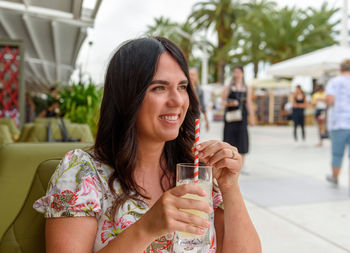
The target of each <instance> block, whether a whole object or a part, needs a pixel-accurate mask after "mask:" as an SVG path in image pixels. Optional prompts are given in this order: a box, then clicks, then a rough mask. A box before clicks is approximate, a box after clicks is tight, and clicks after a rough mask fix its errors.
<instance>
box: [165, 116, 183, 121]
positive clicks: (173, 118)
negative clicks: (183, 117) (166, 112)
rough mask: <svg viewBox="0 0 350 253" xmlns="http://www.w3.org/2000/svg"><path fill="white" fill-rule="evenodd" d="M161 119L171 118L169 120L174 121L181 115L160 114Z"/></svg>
mask: <svg viewBox="0 0 350 253" xmlns="http://www.w3.org/2000/svg"><path fill="white" fill-rule="evenodd" d="M160 118H161V119H165V120H169V121H174V120H177V119H178V118H179V116H160Z"/></svg>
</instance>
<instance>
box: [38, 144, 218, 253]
mask: <svg viewBox="0 0 350 253" xmlns="http://www.w3.org/2000/svg"><path fill="white" fill-rule="evenodd" d="M112 172H113V169H112V168H111V167H109V166H108V165H106V164H103V163H100V162H98V161H96V160H94V159H93V158H92V157H91V156H90V155H89V154H88V153H87V152H85V151H83V150H81V149H76V150H73V151H70V152H68V153H67V154H66V155H65V157H64V158H63V159H62V161H61V162H60V164H59V165H58V167H57V169H56V171H55V172H54V174H53V175H52V177H51V180H50V183H49V186H48V189H47V192H46V195H45V196H44V197H42V198H40V199H39V200H37V201H36V202H35V203H34V209H36V210H37V211H38V212H41V213H44V215H45V217H46V218H54V217H79V216H94V217H96V219H97V224H98V228H97V233H96V239H95V243H94V250H93V252H97V251H99V250H101V249H102V248H103V247H105V246H106V245H107V244H108V242H109V241H111V240H113V239H114V238H115V237H117V236H118V235H119V234H120V233H122V232H123V231H124V230H125V229H126V228H127V227H129V226H130V225H132V224H133V223H135V222H136V221H137V220H138V219H139V218H140V217H142V215H144V214H145V213H146V212H147V211H148V209H149V207H148V205H147V204H146V203H144V202H143V201H141V199H140V201H134V200H128V201H126V203H125V204H124V205H123V206H122V207H120V208H119V209H118V210H117V212H116V215H115V219H114V221H113V219H112V214H111V213H112V211H111V210H112V205H113V202H114V201H115V197H114V196H113V194H112V192H111V191H110V189H109V186H108V178H109V177H110V175H111V174H112ZM113 187H114V189H115V190H116V192H117V193H118V192H120V191H121V187H120V184H119V183H118V182H117V180H116V181H115V182H114V185H113ZM213 207H214V209H215V208H217V207H221V208H223V201H222V196H221V194H220V192H213ZM210 229H211V236H212V237H211V238H212V242H211V245H210V250H209V252H210V253H214V252H215V251H216V250H215V249H216V240H215V239H216V238H215V229H214V224H212V226H211V228H210ZM172 239H173V235H172V234H168V235H166V236H162V237H161V238H158V239H156V240H155V241H154V242H153V243H152V244H151V245H149V246H148V248H147V249H146V250H145V251H144V253H148V252H159V253H168V252H170V247H171V243H172Z"/></svg>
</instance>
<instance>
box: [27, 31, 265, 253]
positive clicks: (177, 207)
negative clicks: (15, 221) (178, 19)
mask: <svg viewBox="0 0 350 253" xmlns="http://www.w3.org/2000/svg"><path fill="white" fill-rule="evenodd" d="M189 80H190V79H189V74H188V67H187V64H186V61H185V58H184V56H183V54H182V53H181V51H180V50H179V49H178V47H177V46H175V44H173V43H172V42H171V41H169V40H167V39H165V38H160V37H157V38H142V39H136V40H132V41H129V42H127V43H126V44H124V45H123V46H121V47H120V48H119V50H118V51H117V52H116V53H115V54H114V56H113V57H112V59H111V60H110V63H109V66H108V70H107V74H106V80H105V88H104V95H103V101H102V105H101V111H100V120H99V129H98V133H97V137H96V143H95V145H94V147H93V148H92V149H91V150H89V151H87V152H86V151H83V150H74V151H71V152H69V153H68V154H67V155H66V156H65V157H64V158H63V160H62V162H61V163H60V165H59V166H58V168H57V170H56V172H55V174H54V175H53V177H52V178H51V183H50V185H49V188H48V191H47V195H46V196H44V197H43V198H41V199H40V200H38V201H37V202H36V203H35V205H34V207H35V208H36V209H37V210H38V211H41V212H44V213H45V216H46V218H48V219H47V222H46V245H47V252H48V253H53V252H75V253H79V252H101V253H102V252H122V253H124V252H128V253H133V252H135V253H141V252H163V253H165V252H170V250H171V243H172V238H173V234H174V232H175V231H184V232H189V233H195V234H203V233H204V228H207V227H211V229H212V232H213V238H212V246H211V249H210V252H227V253H228V252H230V253H232V252H240V253H243V252H257V253H258V252H261V247H260V241H259V237H258V235H257V233H256V231H255V228H254V226H253V224H252V222H251V220H250V218H249V215H248V213H247V210H246V207H245V205H244V201H243V199H242V196H241V193H240V190H239V185H238V176H239V172H240V169H241V157H240V156H239V154H238V153H237V149H236V148H235V147H233V146H231V145H229V144H227V143H223V142H219V141H207V142H203V143H201V144H200V145H199V146H197V149H198V150H199V152H200V158H201V159H202V162H203V163H206V164H211V165H213V166H214V169H213V175H214V177H215V178H216V180H217V183H218V188H219V190H217V191H215V192H213V199H214V203H213V204H214V205H213V206H214V210H215V211H214V215H215V220H214V223H213V224H210V223H209V222H207V221H205V220H204V219H202V218H200V217H198V216H195V215H192V214H189V213H186V212H183V211H181V209H196V210H200V211H204V212H211V211H212V210H210V207H209V205H208V204H207V203H205V202H203V201H198V200H189V199H184V198H181V196H183V195H184V194H186V193H192V194H197V195H201V196H203V195H204V194H205V193H204V192H203V190H202V189H201V188H200V187H199V186H198V185H196V184H188V185H181V186H177V187H175V167H176V164H177V163H180V162H193V153H192V147H193V142H194V120H195V118H197V117H198V116H199V105H198V101H197V100H196V98H195V95H194V91H193V88H192V85H191V84H190V81H189ZM220 191H221V192H220ZM223 202H224V203H225V209H224V208H223Z"/></svg>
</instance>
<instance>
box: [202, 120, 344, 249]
mask: <svg viewBox="0 0 350 253" xmlns="http://www.w3.org/2000/svg"><path fill="white" fill-rule="evenodd" d="M222 130H223V123H222V122H211V128H210V131H209V132H206V131H205V130H202V131H201V141H204V140H208V139H221V138H222ZM249 133H250V140H251V149H250V153H249V155H248V156H247V162H246V166H247V169H248V171H249V175H241V176H240V185H241V191H242V193H243V196H244V198H245V201H246V205H247V208H248V210H249V213H250V215H251V218H252V220H253V222H254V224H255V226H256V228H257V230H258V233H259V235H260V238H261V241H262V246H263V252H264V253H338V252H339V253H341V252H350V192H349V188H348V187H349V169H348V168H349V162H348V155H347V154H348V151H347V152H346V155H345V156H344V160H343V168H342V171H341V175H340V178H339V186H338V187H333V186H331V185H330V184H329V183H328V182H326V180H325V176H326V175H327V174H329V173H330V143H329V140H325V142H324V146H323V147H316V145H315V144H316V143H317V142H318V139H317V131H316V127H314V126H310V127H307V128H306V141H300V142H298V143H295V142H294V140H293V138H292V127H291V126H255V127H251V128H249Z"/></svg>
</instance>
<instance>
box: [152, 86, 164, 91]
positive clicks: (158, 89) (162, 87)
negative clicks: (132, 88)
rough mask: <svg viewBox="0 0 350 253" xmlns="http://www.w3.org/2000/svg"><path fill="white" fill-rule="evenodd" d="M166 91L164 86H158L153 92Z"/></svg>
mask: <svg viewBox="0 0 350 253" xmlns="http://www.w3.org/2000/svg"><path fill="white" fill-rule="evenodd" d="M164 89H165V87H164V86H156V87H154V88H153V89H152V90H153V91H162V90H164Z"/></svg>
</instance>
